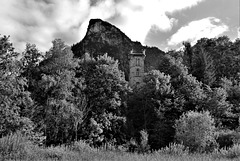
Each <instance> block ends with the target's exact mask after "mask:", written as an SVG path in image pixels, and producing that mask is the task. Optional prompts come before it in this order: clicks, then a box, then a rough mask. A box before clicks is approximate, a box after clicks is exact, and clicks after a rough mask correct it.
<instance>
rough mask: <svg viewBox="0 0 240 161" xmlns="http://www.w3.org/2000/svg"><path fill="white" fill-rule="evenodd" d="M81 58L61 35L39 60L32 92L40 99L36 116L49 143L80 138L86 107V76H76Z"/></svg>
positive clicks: (34, 110)
mask: <svg viewBox="0 0 240 161" xmlns="http://www.w3.org/2000/svg"><path fill="white" fill-rule="evenodd" d="M76 67H77V60H76V59H74V58H73V54H72V52H71V49H70V47H68V46H67V45H65V44H64V42H63V41H61V40H60V39H56V40H54V41H53V47H52V48H51V49H50V50H49V51H48V52H47V53H46V57H45V59H44V60H43V61H42V62H41V63H40V64H39V67H38V68H37V70H36V72H38V78H34V79H35V80H34V81H33V87H34V89H33V91H32V95H33V97H34V100H35V102H36V105H35V106H34V108H32V110H31V111H32V118H33V120H34V121H35V122H36V123H37V124H38V126H39V129H40V130H41V129H42V131H44V132H45V135H46V137H47V138H46V142H47V144H58V143H65V142H69V141H72V140H74V139H75V140H76V138H77V135H78V133H77V131H78V128H79V124H80V123H81V122H82V118H83V115H84V109H85V107H84V106H85V104H84V101H85V97H84V95H82V93H81V92H82V90H83V88H84V87H83V86H82V79H81V78H77V77H75V72H74V69H75V68H76Z"/></svg>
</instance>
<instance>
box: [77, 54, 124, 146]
mask: <svg viewBox="0 0 240 161" xmlns="http://www.w3.org/2000/svg"><path fill="white" fill-rule="evenodd" d="M85 58H86V59H84V58H83V59H82V60H81V62H80V68H79V69H78V71H77V75H81V76H82V77H84V79H85V86H86V89H85V90H84V93H85V95H86V96H87V100H88V101H87V109H88V111H89V113H88V115H87V117H86V120H85V122H84V125H83V129H82V132H83V134H82V137H83V139H86V140H87V141H88V142H89V143H90V144H92V145H94V146H100V145H102V144H105V143H109V142H113V143H114V142H116V143H118V144H120V143H122V142H123V141H124V139H125V138H124V137H125V136H124V133H123V129H124V126H125V120H126V119H125V117H124V111H125V109H124V106H125V105H124V104H125V101H126V98H127V97H126V96H127V92H128V86H127V82H126V81H125V76H124V73H123V72H122V71H120V70H119V68H118V62H117V61H115V60H113V59H112V58H110V57H108V56H107V54H105V55H103V56H99V57H97V59H96V60H95V59H93V58H91V57H85Z"/></svg>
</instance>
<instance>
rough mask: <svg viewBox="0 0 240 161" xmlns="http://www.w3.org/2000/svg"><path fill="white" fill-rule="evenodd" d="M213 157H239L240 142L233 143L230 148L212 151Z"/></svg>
mask: <svg viewBox="0 0 240 161" xmlns="http://www.w3.org/2000/svg"><path fill="white" fill-rule="evenodd" d="M213 156H214V157H215V158H227V159H234V158H240V144H234V145H233V146H232V147H231V148H222V149H220V150H219V151H215V152H214V153H213Z"/></svg>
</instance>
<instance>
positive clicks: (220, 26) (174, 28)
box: [0, 0, 240, 51]
mask: <svg viewBox="0 0 240 161" xmlns="http://www.w3.org/2000/svg"><path fill="white" fill-rule="evenodd" d="M239 6H240V5H239V0H0V34H1V35H10V36H11V41H12V42H13V43H14V46H15V48H16V50H17V51H23V50H24V48H25V45H26V43H27V42H29V43H33V44H36V45H37V47H38V48H39V49H40V50H41V51H46V50H48V49H49V47H50V46H51V41H52V40H53V39H55V38H61V39H63V40H64V41H65V42H66V43H67V44H69V45H72V44H73V43H76V42H79V41H80V40H81V39H82V38H83V37H84V36H85V33H86V29H87V26H88V22H89V20H90V19H91V18H100V19H102V20H106V21H108V22H110V23H112V24H114V25H115V26H117V27H119V28H120V29H121V30H122V31H123V32H124V33H125V34H126V35H128V36H129V37H130V38H131V39H132V40H134V41H140V42H141V43H143V44H144V45H148V46H158V47H159V48H160V49H162V50H169V49H176V48H179V47H180V46H181V44H182V42H183V41H190V42H192V43H195V42H196V41H197V40H198V39H200V38H202V37H208V38H212V37H217V36H221V35H227V36H228V37H229V38H230V39H231V40H234V39H236V38H237V30H238V26H239Z"/></svg>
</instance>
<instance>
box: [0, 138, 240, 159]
mask: <svg viewBox="0 0 240 161" xmlns="http://www.w3.org/2000/svg"><path fill="white" fill-rule="evenodd" d="M239 159H240V145H234V146H233V147H232V148H229V149H221V150H218V151H215V152H213V153H211V154H190V153H189V152H188V149H186V148H184V147H183V146H182V145H178V144H171V145H170V146H169V147H167V148H164V149H161V150H159V151H155V152H153V153H148V154H138V153H128V152H124V151H120V150H116V149H115V150H106V148H100V149H95V148H91V147H90V146H89V145H88V144H86V143H85V142H83V141H79V142H75V143H74V144H73V145H71V146H56V147H39V146H37V145H33V144H31V142H29V141H27V139H26V138H25V137H24V136H22V135H21V134H14V135H9V136H6V137H3V138H1V139H0V161H5V160H21V161H23V160H24V161H56V160H61V161H128V160H129V161H159V160H161V161H183V160H184V161H211V160H216V161H225V160H239Z"/></svg>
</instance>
